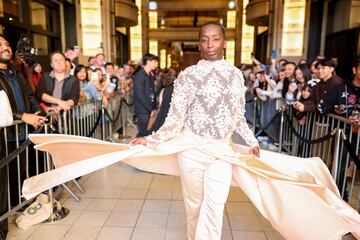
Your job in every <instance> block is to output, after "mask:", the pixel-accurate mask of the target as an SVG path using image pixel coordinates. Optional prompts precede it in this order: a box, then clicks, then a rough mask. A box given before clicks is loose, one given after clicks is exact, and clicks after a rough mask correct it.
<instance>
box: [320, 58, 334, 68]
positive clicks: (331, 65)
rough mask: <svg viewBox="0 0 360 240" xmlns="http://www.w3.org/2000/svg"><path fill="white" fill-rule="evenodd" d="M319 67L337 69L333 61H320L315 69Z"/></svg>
mask: <svg viewBox="0 0 360 240" xmlns="http://www.w3.org/2000/svg"><path fill="white" fill-rule="evenodd" d="M319 65H321V66H323V67H333V68H336V64H335V62H334V61H333V60H331V59H322V60H319V61H318V62H317V63H316V65H315V67H316V68H317V67H318V66H319Z"/></svg>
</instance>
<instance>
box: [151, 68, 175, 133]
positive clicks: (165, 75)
mask: <svg viewBox="0 0 360 240" xmlns="http://www.w3.org/2000/svg"><path fill="white" fill-rule="evenodd" d="M176 77H177V74H176V71H175V70H174V69H172V68H168V69H166V70H165V71H163V72H162V73H161V75H160V81H161V84H162V85H163V86H164V88H163V89H162V90H161V92H160V94H159V99H160V110H159V112H158V114H157V116H156V119H155V122H154V125H153V127H152V129H151V132H153V131H154V132H156V131H157V130H158V129H159V128H160V127H161V126H162V125H163V124H164V122H165V118H166V116H167V114H168V112H169V108H170V102H171V96H172V93H173V91H174V81H175V79H176Z"/></svg>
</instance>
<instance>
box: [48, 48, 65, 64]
mask: <svg viewBox="0 0 360 240" xmlns="http://www.w3.org/2000/svg"><path fill="white" fill-rule="evenodd" d="M55 54H60V55H61V56H63V57H64V60H66V56H65V54H64V53H63V52H61V51H58V50H57V51H53V52H52V53H50V55H49V57H50V62H52V58H53V56H54V55H55Z"/></svg>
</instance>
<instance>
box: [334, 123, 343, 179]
mask: <svg viewBox="0 0 360 240" xmlns="http://www.w3.org/2000/svg"><path fill="white" fill-rule="evenodd" d="M341 134H342V130H341V129H337V130H336V135H335V146H334V154H333V162H332V166H331V175H332V177H333V179H334V181H335V182H336V180H337V175H338V166H339V149H340V140H341Z"/></svg>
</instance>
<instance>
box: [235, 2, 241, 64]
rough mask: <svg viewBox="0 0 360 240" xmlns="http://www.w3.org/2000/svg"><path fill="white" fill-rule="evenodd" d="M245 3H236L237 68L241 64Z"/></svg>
mask: <svg viewBox="0 0 360 240" xmlns="http://www.w3.org/2000/svg"><path fill="white" fill-rule="evenodd" d="M242 13H243V1H242V0H238V1H236V28H235V66H240V64H241V37H242V28H241V26H242V22H243V17H242Z"/></svg>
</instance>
